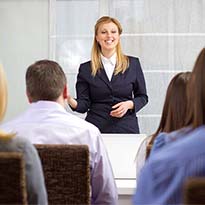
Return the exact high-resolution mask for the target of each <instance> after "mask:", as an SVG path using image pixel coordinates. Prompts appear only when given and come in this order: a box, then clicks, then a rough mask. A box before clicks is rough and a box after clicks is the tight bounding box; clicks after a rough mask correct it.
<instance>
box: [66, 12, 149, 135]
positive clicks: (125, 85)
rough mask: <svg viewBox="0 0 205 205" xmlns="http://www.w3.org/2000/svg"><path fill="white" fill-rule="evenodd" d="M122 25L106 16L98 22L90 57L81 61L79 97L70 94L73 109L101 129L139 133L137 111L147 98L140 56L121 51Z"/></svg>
mask: <svg viewBox="0 0 205 205" xmlns="http://www.w3.org/2000/svg"><path fill="white" fill-rule="evenodd" d="M121 34H122V26H121V24H120V22H119V21H118V20H117V19H115V18H112V17H109V16H103V17H101V18H100V19H98V20H97V22H96V24H95V35H94V41H93V47H92V52H91V60H90V61H88V62H85V63H83V64H81V65H80V68H79V73H78V76H77V83H76V92H77V99H74V98H72V97H71V96H69V97H68V104H69V105H70V107H71V109H72V110H73V111H77V112H80V113H85V112H87V116H86V118H85V120H87V121H88V122H91V123H92V124H94V125H96V126H97V127H98V128H99V129H100V131H101V132H102V133H139V126H138V120H137V117H136V113H137V112H138V111H139V110H140V109H141V108H142V107H144V106H145V104H146V103H147V102H148V96H147V92H146V85H145V79H144V75H143V72H142V69H141V65H140V62H139V59H138V58H136V57H132V56H127V55H125V54H124V53H123V52H122V48H121V42H120V35H121Z"/></svg>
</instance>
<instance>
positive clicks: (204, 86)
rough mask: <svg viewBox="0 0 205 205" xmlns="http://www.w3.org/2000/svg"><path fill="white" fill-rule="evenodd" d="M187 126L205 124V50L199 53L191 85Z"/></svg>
mask: <svg viewBox="0 0 205 205" xmlns="http://www.w3.org/2000/svg"><path fill="white" fill-rule="evenodd" d="M189 90H190V92H188V100H189V103H188V117H187V122H186V125H191V126H192V127H193V128H196V127H199V126H201V125H204V124H205V48H203V49H202V50H201V52H200V53H199V55H198V57H197V59H196V62H195V65H194V68H193V71H192V75H191V79H190V83H189Z"/></svg>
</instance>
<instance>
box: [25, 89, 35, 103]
mask: <svg viewBox="0 0 205 205" xmlns="http://www.w3.org/2000/svg"><path fill="white" fill-rule="evenodd" d="M26 96H27V99H28V102H29V103H32V102H33V101H32V99H31V96H30V94H29V92H28V91H27V90H26Z"/></svg>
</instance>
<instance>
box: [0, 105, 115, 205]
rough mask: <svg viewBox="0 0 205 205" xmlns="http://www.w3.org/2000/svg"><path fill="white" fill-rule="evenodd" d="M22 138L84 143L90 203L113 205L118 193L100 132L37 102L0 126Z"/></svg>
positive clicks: (58, 107) (35, 141)
mask: <svg viewBox="0 0 205 205" xmlns="http://www.w3.org/2000/svg"><path fill="white" fill-rule="evenodd" d="M1 128H2V129H3V130H5V131H6V132H14V133H18V134H19V135H23V136H24V135H25V136H26V137H27V138H28V139H29V140H30V141H31V142H32V143H33V144H86V145H88V147H89V153H90V169H91V190H92V193H91V203H92V204H103V205H115V204H117V203H118V194H117V188H116V184H115V179H114V175H113V171H112V167H111V164H110V161H109V158H108V155H107V151H106V148H105V146H104V143H103V140H102V137H101V134H100V131H99V130H98V128H97V127H95V126H94V125H93V124H91V123H89V122H86V121H85V120H83V119H81V118H79V117H76V116H74V115H72V114H70V113H68V112H67V111H66V110H65V109H64V107H63V106H62V105H60V104H59V103H56V102H51V101H38V102H36V103H32V104H30V105H29V107H28V109H27V110H26V111H25V112H24V113H22V114H21V115H19V116H18V117H17V118H15V119H14V120H12V121H9V122H8V123H5V124H3V125H2V127H1Z"/></svg>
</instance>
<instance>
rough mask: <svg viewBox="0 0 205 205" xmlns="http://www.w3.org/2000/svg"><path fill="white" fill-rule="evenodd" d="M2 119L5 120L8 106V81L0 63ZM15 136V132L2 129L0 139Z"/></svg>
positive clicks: (0, 116) (0, 110)
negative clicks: (6, 131) (8, 132)
mask: <svg viewBox="0 0 205 205" xmlns="http://www.w3.org/2000/svg"><path fill="white" fill-rule="evenodd" d="M0 96H1V97H0V121H2V120H3V118H4V115H5V112H6V107H7V81H6V77H5V74H4V71H3V68H2V66H1V64H0ZM13 136H14V134H7V133H5V132H3V131H2V130H0V139H3V140H7V139H10V138H12V137H13Z"/></svg>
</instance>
